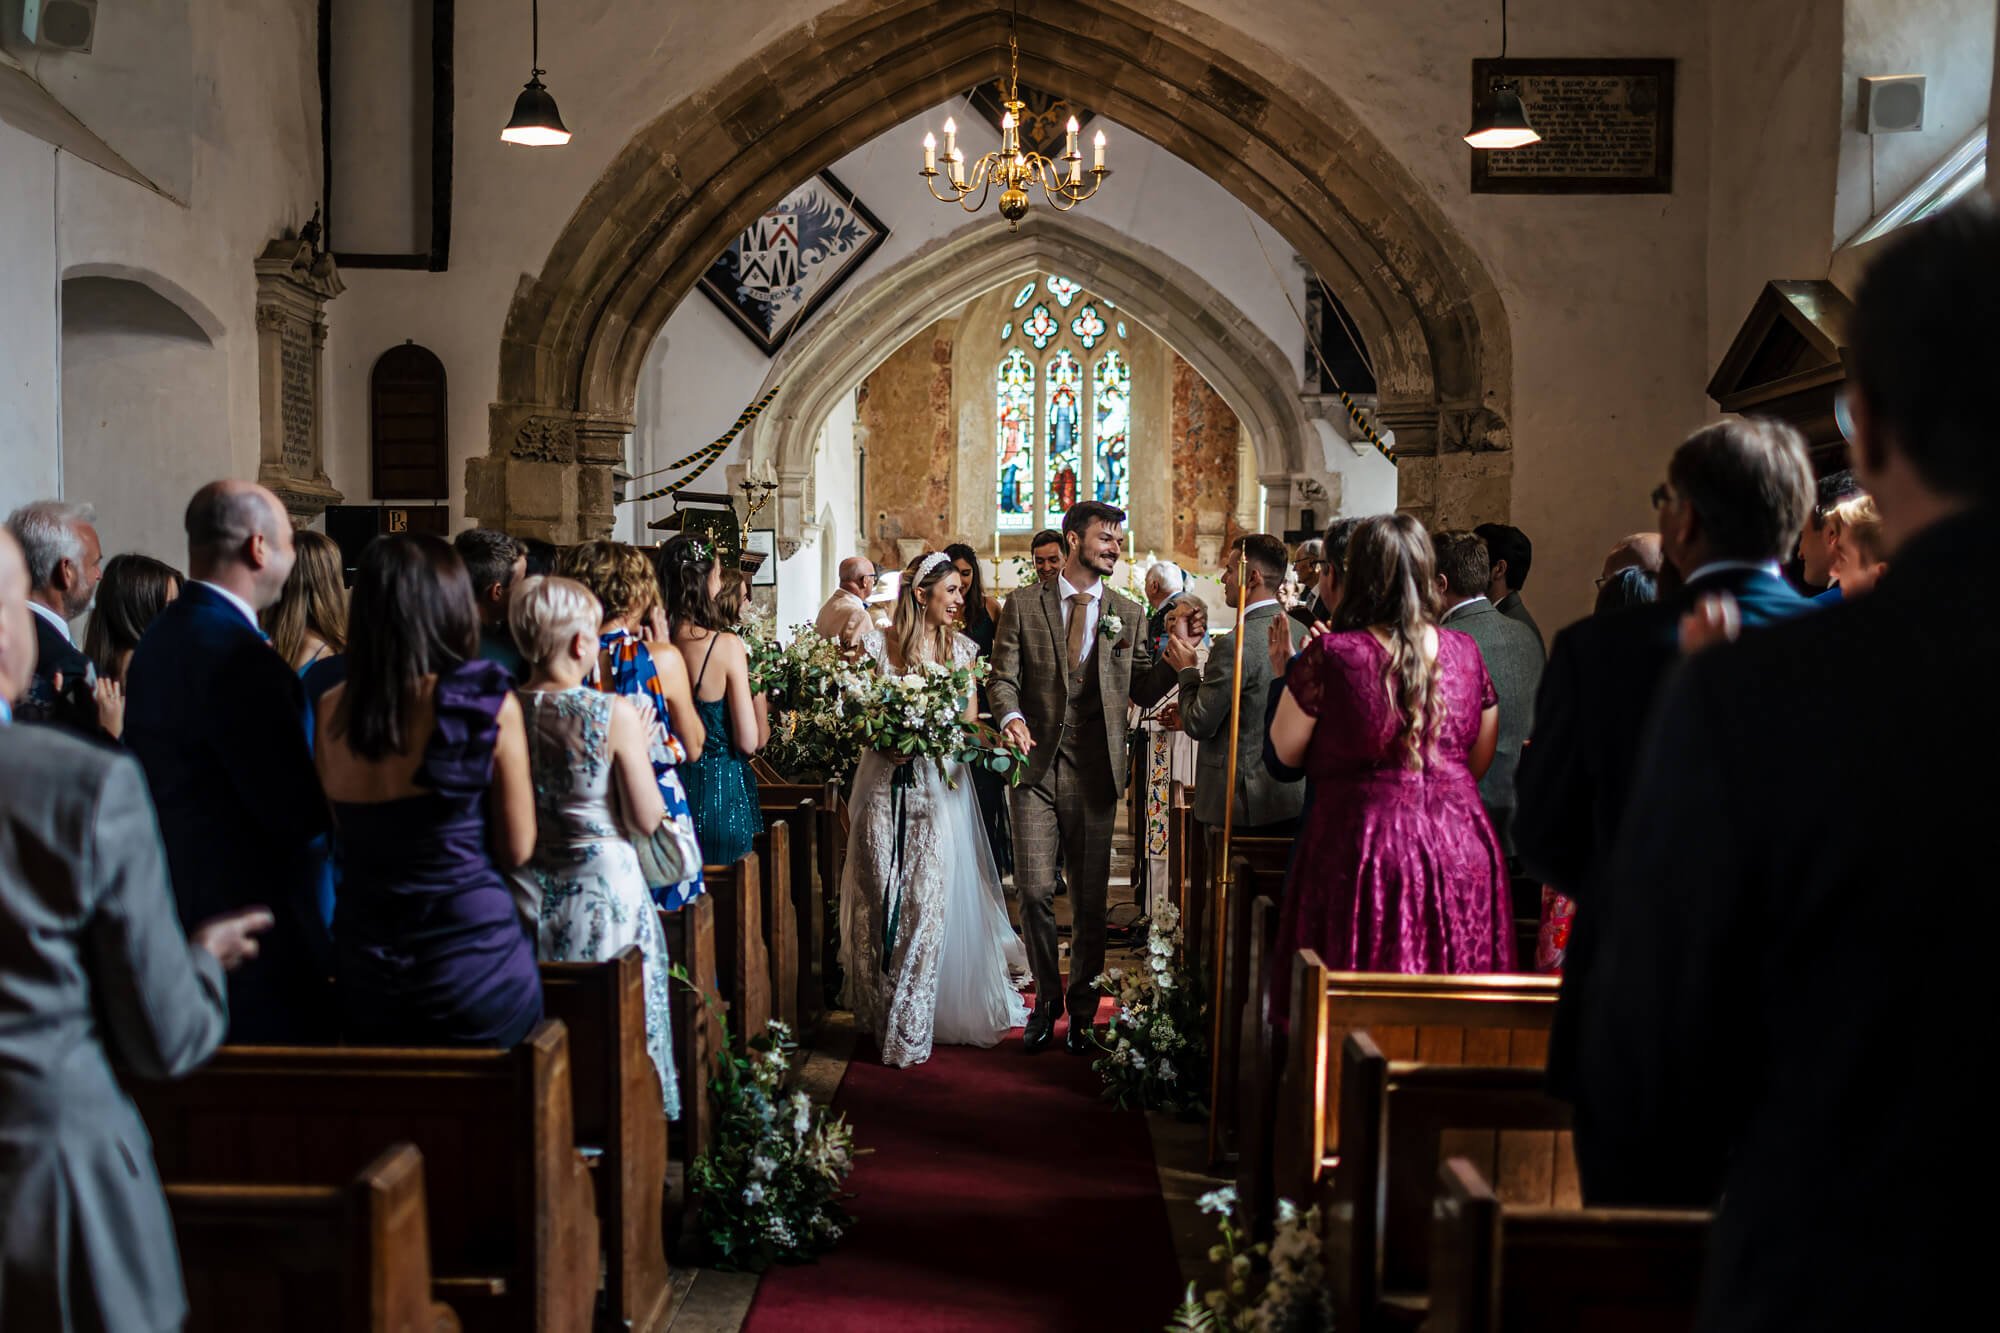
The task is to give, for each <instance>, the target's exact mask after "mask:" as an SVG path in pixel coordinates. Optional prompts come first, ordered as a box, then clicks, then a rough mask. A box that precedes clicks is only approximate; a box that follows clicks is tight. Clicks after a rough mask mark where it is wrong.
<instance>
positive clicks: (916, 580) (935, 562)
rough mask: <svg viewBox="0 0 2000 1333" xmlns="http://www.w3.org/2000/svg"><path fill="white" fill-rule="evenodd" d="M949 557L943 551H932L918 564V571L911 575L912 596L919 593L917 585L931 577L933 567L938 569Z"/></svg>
mask: <svg viewBox="0 0 2000 1333" xmlns="http://www.w3.org/2000/svg"><path fill="white" fill-rule="evenodd" d="M949 559H951V557H950V556H948V555H946V554H945V553H944V552H943V551H932V552H931V553H930V554H929V555H927V556H925V557H924V559H923V563H922V564H920V565H918V566H917V572H916V573H915V574H913V575H911V576H910V596H911V597H915V596H916V595H917V585H918V584H920V583H922V582H923V581H924V580H925V579H927V578H929V577H930V572H931V571H932V570H933V569H936V568H937V567H938V566H939V565H941V564H943V563H944V562H945V561H947V560H949Z"/></svg>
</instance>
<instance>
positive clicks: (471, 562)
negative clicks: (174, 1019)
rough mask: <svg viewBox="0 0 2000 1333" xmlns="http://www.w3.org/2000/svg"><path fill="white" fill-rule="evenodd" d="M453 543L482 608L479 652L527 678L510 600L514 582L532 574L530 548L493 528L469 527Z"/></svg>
mask: <svg viewBox="0 0 2000 1333" xmlns="http://www.w3.org/2000/svg"><path fill="white" fill-rule="evenodd" d="M451 544H452V548H453V549H454V550H456V551H457V552H458V558H459V559H460V560H463V561H464V562H465V573H466V576H467V577H468V578H470V579H471V580H472V600H473V603H474V604H475V605H476V606H478V608H479V655H480V656H481V657H483V658H485V659H486V660H487V661H489V662H497V663H499V664H500V666H501V667H502V668H503V669H505V671H506V672H507V674H508V675H510V676H512V677H513V678H514V679H515V680H517V681H518V680H524V679H526V676H527V663H526V662H525V661H523V660H522V657H521V651H520V649H519V648H517V647H515V645H514V634H513V631H512V630H511V629H509V628H508V622H507V604H508V600H509V599H510V598H511V597H512V596H513V593H514V585H516V584H517V583H519V582H520V581H521V580H522V579H524V578H526V577H528V552H527V548H526V547H524V546H522V545H521V543H520V542H517V541H515V540H514V539H513V538H512V537H509V536H508V535H507V534H506V533H504V532H495V531H493V530H492V529H491V528H467V529H466V530H465V531H464V532H461V533H459V534H458V536H456V537H454V538H452V539H451ZM544 572H546V571H544Z"/></svg>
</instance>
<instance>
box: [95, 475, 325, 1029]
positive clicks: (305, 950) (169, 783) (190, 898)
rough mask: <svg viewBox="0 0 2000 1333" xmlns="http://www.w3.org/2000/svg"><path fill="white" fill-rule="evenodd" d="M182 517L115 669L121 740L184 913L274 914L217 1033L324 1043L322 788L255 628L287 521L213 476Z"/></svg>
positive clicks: (261, 498) (278, 585)
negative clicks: (179, 534) (175, 570)
mask: <svg viewBox="0 0 2000 1333" xmlns="http://www.w3.org/2000/svg"><path fill="white" fill-rule="evenodd" d="M186 528H187V545H188V582H187V586H186V587H184V588H182V589H181V595H180V596H179V597H178V598H176V599H175V600H174V601H173V602H172V603H171V604H170V605H169V606H168V607H167V609H166V610H165V611H163V612H161V613H160V617H159V619H157V620H155V621H154V622H153V625H152V628H151V629H149V630H147V631H146V637H145V638H143V639H141V640H140V641H139V649H138V651H137V652H136V653H134V654H133V655H132V665H131V666H130V667H129V668H128V669H127V671H126V681H125V691H126V697H125V744H126V745H127V746H128V747H129V748H130V749H131V751H132V753H133V754H135V755H137V756H138V759H139V763H140V764H141V765H142V766H143V767H144V768H145V770H146V782H147V785H148V786H149V787H150V788H151V789H152V793H153V804H154V806H156V807H157V808H158V810H159V814H160V827H161V831H162V832H163V834H164V836H165V839H166V845H167V865H168V867H169V869H171V871H172V872H173V883H174V896H175V898H176V899H177V900H178V901H179V904H180V912H181V921H182V923H183V924H184V925H186V926H188V927H190V928H191V927H193V926H194V925H195V924H196V923H198V922H201V921H203V920H206V919H207V918H209V917H212V916H217V915H220V914H222V913H224V912H227V911H231V910H234V909H237V908H241V907H244V906H247V905H249V904H251V903H253V902H257V903H265V904H268V905H269V906H270V908H271V911H272V914H273V915H274V916H275V917H276V918H277V924H276V926H275V927H274V928H273V929H272V931H271V933H270V935H269V936H268V937H267V938H266V940H265V941H264V949H263V954H262V956H261V957H259V958H257V959H256V960H255V961H253V962H251V963H249V964H247V965H246V966H244V967H243V968H242V969H241V970H239V971H237V972H234V973H232V974H231V975H230V978H229V1011H230V1015H229V1016H230V1024H229V1039H230V1040H231V1041H232V1042H280V1043H282V1042H291V1041H314V1040H321V1039H325V1038H327V1037H330V1036H331V1034H332V1031H333V1006H332V995H331V991H330V988H329V987H328V985H327V977H328V975H329V973H330V971H331V962H332V959H331V954H332V949H331V941H330V940H329V938H328V935H327V930H326V926H325V923H324V921H323V919H322V917H321V915H320V907H319V902H318V896H317V895H318V883H319V871H318V862H317V861H316V860H315V857H314V854H313V846H312V844H313V841H314V839H315V838H317V837H318V836H319V835H320V834H321V833H323V832H324V831H325V830H326V827H327V813H326V798H325V797H324V796H323V795H322V794H321V792H320V787H319V778H318V776H317V775H316V774H315V773H314V771H313V764H312V754H311V752H310V751H309V750H308V749H307V747H306V732H305V728H304V726H303V725H302V723H303V720H304V717H305V696H304V694H303V692H302V690H301V688H300V685H299V678H298V675H297V674H296V673H295V672H293V671H292V669H291V668H290V667H289V666H288V665H286V663H285V661H284V660H283V659H282V658H280V657H279V656H278V654H277V653H276V652H275V651H273V650H272V648H271V645H270V643H269V642H268V641H267V640H266V639H265V637H264V635H263V633H262V631H260V630H259V629H258V627H257V617H258V614H259V613H260V612H262V611H263V610H264V609H265V608H266V607H268V606H270V605H271V604H272V603H273V602H275V601H277V600H278V594H279V592H280V590H282V589H283V588H284V586H285V577H286V575H288V574H290V573H291V569H292V563H293V559H294V555H293V549H292V523H291V518H290V516H289V515H287V514H286V513H285V509H284V506H283V505H281V504H279V503H278V497H277V496H275V495H273V494H271V492H269V491H267V490H265V489H264V488H263V487H262V486H258V485H255V484H253V483H250V482H243V481H218V482H213V483H211V484H209V485H207V486H204V487H202V488H201V490H199V491H197V492H196V493H195V496H194V499H193V500H191V501H189V502H188V507H187V516H186Z"/></svg>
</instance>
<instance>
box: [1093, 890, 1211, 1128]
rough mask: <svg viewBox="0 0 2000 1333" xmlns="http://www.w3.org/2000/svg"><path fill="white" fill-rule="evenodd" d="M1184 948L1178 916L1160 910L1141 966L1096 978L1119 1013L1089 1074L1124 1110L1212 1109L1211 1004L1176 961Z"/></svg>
mask: <svg viewBox="0 0 2000 1333" xmlns="http://www.w3.org/2000/svg"><path fill="white" fill-rule="evenodd" d="M1180 945H1181V919H1180V910H1179V909H1178V908H1176V907H1175V906H1174V905H1173V904H1172V903H1162V904H1161V905H1160V907H1159V909H1158V910H1157V911H1155V912H1154V913H1153V915H1152V917H1151V918H1150V920H1149V921H1148V923H1147V931H1146V954H1145V959H1144V965H1143V967H1142V968H1134V969H1132V970H1130V971H1127V970H1126V969H1125V968H1122V967H1114V968H1111V969H1109V970H1108V971H1106V972H1105V973H1104V974H1103V975H1101V976H1099V977H1098V978H1097V979H1096V981H1097V985H1098V986H1100V987H1101V988H1103V989H1104V990H1105V991H1107V992H1109V993H1110V995H1111V998H1112V999H1113V1000H1114V1001H1116V1003H1117V1005H1118V1011H1117V1012H1116V1013H1115V1014H1113V1015H1112V1018H1111V1022H1110V1024H1109V1025H1108V1026H1107V1027H1106V1028H1105V1029H1104V1032H1103V1034H1102V1035H1101V1036H1099V1037H1098V1039H1097V1040H1098V1046H1099V1048H1100V1049H1101V1050H1102V1051H1103V1052H1104V1054H1103V1055H1101V1056H1099V1057H1098V1059H1097V1062H1096V1063H1095V1064H1094V1065H1092V1066H1091V1067H1092V1068H1093V1069H1095V1070H1096V1071H1097V1073H1098V1075H1099V1076H1100V1077H1101V1078H1103V1080H1104V1096H1105V1098H1106V1099H1107V1100H1109V1101H1111V1102H1112V1103H1114V1104H1115V1105H1116V1106H1118V1108H1119V1109H1120V1110H1134V1109H1136V1110H1145V1111H1168V1112H1172V1113H1174V1114H1176V1115H1188V1116H1198V1115H1201V1114H1204V1113H1205V1112H1206V1110H1207V1103H1208V1023H1207V1021H1206V1014H1207V1011H1208V1004H1207V998H1206V996H1205V994H1204V990H1205V988H1204V987H1203V986H1202V985H1201V984H1200V982H1199V979H1198V978H1196V977H1195V976H1194V975H1193V974H1192V973H1191V972H1189V971H1188V970H1187V969H1185V968H1183V967H1182V966H1181V965H1180V964H1179V963H1178V962H1177V961H1176V960H1177V959H1178V957H1179V956H1180V952H1181V949H1180Z"/></svg>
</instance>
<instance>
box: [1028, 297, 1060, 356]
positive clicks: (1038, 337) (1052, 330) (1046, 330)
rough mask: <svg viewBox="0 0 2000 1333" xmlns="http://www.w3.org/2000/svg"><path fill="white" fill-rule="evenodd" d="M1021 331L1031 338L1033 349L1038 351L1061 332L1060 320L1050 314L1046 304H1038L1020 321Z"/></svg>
mask: <svg viewBox="0 0 2000 1333" xmlns="http://www.w3.org/2000/svg"><path fill="white" fill-rule="evenodd" d="M1021 332H1023V333H1025V334H1027V335H1028V337H1029V338H1031V339H1033V341H1034V344H1035V350H1036V351H1038V352H1039V351H1041V350H1042V349H1043V348H1044V347H1047V346H1048V345H1049V340H1050V339H1051V338H1053V337H1055V336H1056V335H1057V334H1058V333H1061V332H1062V321H1060V320H1058V319H1057V318H1056V317H1055V316H1054V315H1052V314H1050V313H1049V308H1048V307H1047V306H1045V305H1038V306H1036V307H1035V308H1034V310H1033V311H1031V312H1030V313H1029V315H1028V317H1027V318H1026V319H1024V320H1022V321H1021Z"/></svg>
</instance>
